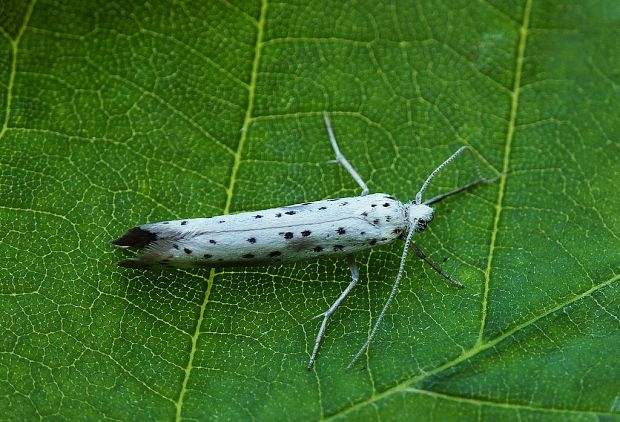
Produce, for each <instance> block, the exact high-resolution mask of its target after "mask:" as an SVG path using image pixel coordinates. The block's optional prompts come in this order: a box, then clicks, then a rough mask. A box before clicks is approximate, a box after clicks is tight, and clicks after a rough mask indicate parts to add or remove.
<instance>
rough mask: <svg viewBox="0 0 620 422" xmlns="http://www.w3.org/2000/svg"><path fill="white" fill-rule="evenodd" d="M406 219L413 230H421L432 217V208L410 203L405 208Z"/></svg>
mask: <svg viewBox="0 0 620 422" xmlns="http://www.w3.org/2000/svg"><path fill="white" fill-rule="evenodd" d="M407 219H408V223H409V227H411V228H412V229H413V231H415V232H416V233H418V232H421V231H423V230H424V229H425V228H426V226H427V225H428V223H430V222H431V220H432V219H433V209H432V208H431V207H429V206H428V205H425V204H416V203H411V204H409V207H408V208H407Z"/></svg>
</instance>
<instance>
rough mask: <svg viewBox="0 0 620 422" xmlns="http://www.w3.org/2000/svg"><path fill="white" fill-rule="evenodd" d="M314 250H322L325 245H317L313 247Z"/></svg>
mask: <svg viewBox="0 0 620 422" xmlns="http://www.w3.org/2000/svg"><path fill="white" fill-rule="evenodd" d="M312 250H313V251H314V252H321V251H322V250H323V246H315V247H314V248H312Z"/></svg>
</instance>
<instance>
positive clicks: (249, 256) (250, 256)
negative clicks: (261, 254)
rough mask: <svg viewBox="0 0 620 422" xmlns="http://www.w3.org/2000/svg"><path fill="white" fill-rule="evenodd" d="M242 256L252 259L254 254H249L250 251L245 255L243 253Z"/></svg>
mask: <svg viewBox="0 0 620 422" xmlns="http://www.w3.org/2000/svg"><path fill="white" fill-rule="evenodd" d="M242 257H243V258H245V259H252V258H254V254H251V253H246V254H245V255H243V256H242Z"/></svg>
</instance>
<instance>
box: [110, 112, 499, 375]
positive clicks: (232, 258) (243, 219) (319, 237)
mask: <svg viewBox="0 0 620 422" xmlns="http://www.w3.org/2000/svg"><path fill="white" fill-rule="evenodd" d="M323 118H324V120H325V126H326V128H327V133H328V135H329V139H330V142H331V145H332V148H333V150H334V153H335V155H336V160H334V161H333V162H335V163H339V164H340V165H342V166H343V167H344V168H345V169H346V170H347V172H348V173H349V174H350V175H351V176H352V177H353V179H354V180H355V181H356V182H357V184H358V185H359V186H360V188H361V189H362V192H361V194H360V195H359V196H352V197H348V198H337V199H327V200H322V201H315V202H306V203H303V204H295V205H288V206H284V207H279V208H271V209H267V210H260V211H252V212H242V213H238V214H229V215H220V216H215V217H208V218H193V219H184V220H171V221H162V222H159V223H151V224H143V225H141V226H137V227H133V228H131V229H129V230H128V231H127V232H126V233H125V234H123V235H122V236H121V237H119V238H118V239H116V240H114V241H113V242H112V244H114V245H115V246H118V247H120V248H132V249H138V250H141V251H142V254H140V255H137V256H135V257H133V258H129V259H125V260H122V261H120V262H119V265H120V266H121V267H126V268H137V269H145V270H148V269H174V268H197V267H238V266H257V265H280V264H288V263H293V262H297V261H302V260H308V259H315V258H321V257H332V256H344V257H346V258H347V260H348V263H349V267H350V270H351V282H350V283H349V285H348V286H347V287H346V288H345V290H344V291H343V292H342V293H341V294H340V296H339V297H338V298H337V299H336V301H335V302H334V303H333V304H332V305H331V306H330V307H329V309H327V310H326V311H325V312H323V313H321V314H320V315H317V317H316V318H322V319H323V320H322V323H321V326H320V328H319V331H318V334H317V336H316V339H315V343H314V348H313V351H312V354H311V356H310V360H309V362H308V369H310V368H312V366H313V364H314V362H315V360H316V357H317V354H318V351H319V347H320V344H321V341H322V340H323V337H324V335H325V330H326V328H327V323H328V321H329V319H330V317H331V316H332V315H333V314H334V312H336V310H337V308H338V306H340V304H341V303H342V302H343V301H344V300H345V298H346V297H347V295H348V294H349V293H350V292H351V290H353V288H354V287H355V285H356V284H357V282H358V280H359V269H358V266H357V264H356V262H355V253H356V252H360V251H363V250H366V249H369V248H373V247H376V246H380V245H384V244H387V243H390V242H392V241H394V240H396V239H404V241H405V245H404V249H403V252H402V256H401V260H400V266H399V268H398V273H397V275H396V279H395V281H394V285H393V287H392V291H391V292H390V295H389V297H388V299H387V301H386V303H385V305H384V307H383V309H382V311H381V313H380V314H379V316H378V317H377V319H376V321H375V323H374V325H373V328H372V330H371V332H370V335H369V336H368V338H367V340H366V342H365V343H364V345H363V346H362V347H361V348H360V350H359V351H358V353H357V354H356V355H355V356H354V357H353V360H352V361H351V363H350V364H349V367H351V366H352V365H353V364H354V363H355V361H356V360H357V359H358V358H359V357H360V356H361V355H362V354H363V353H364V351H365V350H366V349H367V347H368V346H369V344H370V342H371V341H372V339H373V338H374V336H375V334H376V331H377V328H378V327H379V324H380V323H381V320H382V319H383V317H384V315H385V313H386V310H387V309H388V307H389V305H390V303H391V302H392V300H393V299H394V296H395V295H396V292H397V291H398V286H399V284H400V281H401V278H402V275H403V269H404V266H405V262H406V258H407V254H408V251H409V249H411V250H412V251H413V252H414V253H415V254H416V255H417V256H418V257H419V258H421V259H422V260H424V261H425V262H426V263H428V264H429V265H430V266H431V267H432V268H433V269H434V270H436V271H437V272H438V273H439V274H440V275H442V276H443V277H445V278H446V279H447V280H449V281H450V282H451V283H453V284H454V285H456V286H459V287H463V284H462V283H460V282H459V281H458V280H456V279H455V278H453V277H452V276H450V275H449V274H447V273H446V272H445V271H444V270H443V269H441V267H439V265H437V264H435V263H434V262H433V261H431V260H430V259H428V258H427V256H426V254H424V252H422V250H421V249H420V248H419V247H418V246H417V245H416V244H415V243H414V242H413V241H412V239H413V236H414V235H415V234H416V233H420V232H422V231H424V229H426V226H427V225H428V224H429V223H430V221H431V220H432V218H433V208H431V205H432V204H435V203H437V202H440V201H441V200H443V199H445V198H447V197H449V196H451V195H454V194H457V193H459V192H463V191H465V190H468V189H471V188H473V187H475V186H478V185H480V184H482V183H490V182H493V181H494V180H496V179H497V178H494V179H487V178H484V177H483V176H482V174H481V172H480V167H479V165H478V162H477V161H476V158H475V155H474V154H473V152H472V154H471V156H472V159H473V162H474V165H475V169H476V172H477V176H478V178H477V179H476V180H475V181H473V182H471V183H469V184H467V185H465V186H463V187H461V188H459V189H456V190H454V191H451V192H448V193H444V194H442V195H439V196H436V197H434V198H432V199H430V200H427V201H422V195H423V193H424V191H425V190H426V188H427V186H428V184H429V183H430V181H431V180H432V179H433V177H435V175H436V174H437V173H438V172H439V171H441V170H442V169H443V168H444V167H446V166H447V165H448V164H449V163H450V162H452V161H453V160H454V159H455V158H456V157H458V156H459V155H460V154H462V153H463V152H464V151H466V150H468V149H469V147H467V146H463V147H461V148H459V149H458V150H457V151H456V152H455V153H454V154H452V155H451V156H450V157H449V158H448V159H447V160H445V161H444V162H443V163H442V164H441V165H439V167H437V168H436V169H435V170H434V171H433V172H432V173H431V174H430V175H429V176H428V177H427V179H426V181H425V182H424V183H423V184H422V187H421V188H420V190H419V191H418V193H417V194H416V196H415V199H414V200H411V201H409V202H407V203H402V202H400V201H399V200H397V199H395V198H394V197H392V196H390V195H388V194H385V193H376V194H369V190H368V186H367V185H366V183H365V182H364V181H363V180H362V178H361V177H360V175H359V174H358V173H357V171H356V170H355V169H354V168H353V166H352V165H351V164H350V163H349V161H348V160H347V159H346V158H345V156H344V155H343V154H342V153H341V151H340V149H339V147H338V144H337V142H336V137H335V135H334V131H333V129H332V126H331V122H330V120H329V117H328V115H327V113H323ZM470 152H471V150H470Z"/></svg>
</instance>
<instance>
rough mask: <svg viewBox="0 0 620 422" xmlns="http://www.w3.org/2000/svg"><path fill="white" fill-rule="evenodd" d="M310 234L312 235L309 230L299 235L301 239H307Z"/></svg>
mask: <svg viewBox="0 0 620 422" xmlns="http://www.w3.org/2000/svg"><path fill="white" fill-rule="evenodd" d="M311 233H312V232H311V231H310V230H304V231H303V232H301V235H302V236H303V237H308V236H310V234H311Z"/></svg>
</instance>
